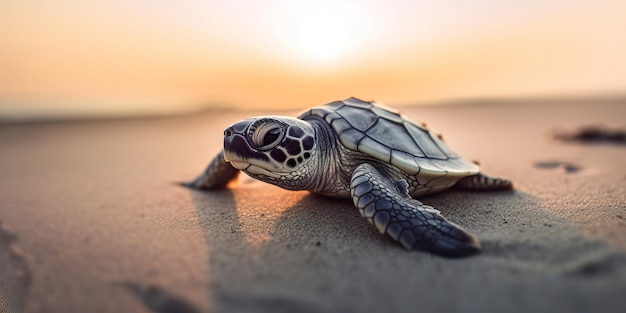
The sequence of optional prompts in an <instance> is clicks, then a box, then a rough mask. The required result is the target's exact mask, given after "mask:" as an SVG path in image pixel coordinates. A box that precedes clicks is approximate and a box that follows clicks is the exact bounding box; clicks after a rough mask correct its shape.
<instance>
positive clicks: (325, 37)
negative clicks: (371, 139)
mask: <svg viewBox="0 0 626 313" xmlns="http://www.w3.org/2000/svg"><path fill="white" fill-rule="evenodd" d="M0 29H1V30H0V43H1V44H2V46H3V49H0V68H1V69H3V71H2V72H3V74H0V116H29V115H33V116H35V115H46V114H57V115H64V114H65V115H72V114H75V115H81V114H82V115H98V114H139V113H142V112H143V113H145V112H181V111H190V110H194V109H197V108H199V107H202V106H206V105H208V104H211V103H215V104H217V105H221V106H225V105H230V106H233V107H236V108H267V109H272V108H304V107H307V106H311V105H316V104H322V103H325V102H328V101H332V100H335V99H339V98H346V97H349V96H358V97H362V98H366V99H377V100H380V101H382V102H385V103H410V102H413V103H417V102H426V101H431V102H432V101H441V100H445V99H450V98H471V97H502V96H511V97H514V96H537V95H539V96H542V95H554V94H565V95H567V94H584V93H596V94H597V93H602V92H623V91H626V61H624V58H623V56H624V55H626V37H625V36H623V35H622V34H621V33H622V32H623V30H624V29H626V4H625V3H622V2H621V1H595V2H586V1H555V2H550V3H545V2H539V1H537V2H528V3H527V2H523V3H522V2H520V3H518V2H509V1H489V0H483V1H477V2H472V3H471V4H470V3H467V4H465V3H458V2H453V1H440V2H437V3H436V4H425V3H417V2H414V1H399V2H395V5H394V6H390V5H388V4H387V5H385V2H383V1H375V0H369V1H284V0H274V1H263V2H259V1H224V2H220V1H208V2H207V1H199V0H197V1H185V2H183V3H169V2H165V3H155V2H154V1H147V0H145V1H133V2H127V1H121V0H118V1H109V2H106V3H99V2H93V3H88V4H87V3H85V2H84V1H77V0H76V1H74V0H67V1H49V2H48V1H43V2H42V3H38V4H36V5H35V4H30V3H27V2H20V1H5V2H2V3H0Z"/></svg>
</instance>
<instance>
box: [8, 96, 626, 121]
mask: <svg viewBox="0 0 626 313" xmlns="http://www.w3.org/2000/svg"><path fill="white" fill-rule="evenodd" d="M356 97H357V98H358V96H356ZM336 100H343V99H336ZM363 100H367V101H372V100H373V99H363ZM375 101H377V102H381V103H384V104H386V105H389V106H392V107H396V108H400V109H401V108H414V107H435V106H441V107H456V106H485V105H511V104H521V103H526V104H529V105H540V104H559V103H578V104H580V103H584V102H593V103H599V102H626V91H623V92H606V93H591V94H584V95H539V96H537V95H535V96H518V97H514V96H482V97H460V98H449V99H444V100H434V101H415V102H406V103H388V102H385V101H378V100H375ZM324 104H325V103H319V104H316V105H324ZM316 105H312V106H316ZM312 106H310V107H312ZM0 108H1V105H0ZM305 109H307V108H305V107H303V108H280V109H272V108H245V107H241V106H236V105H233V104H230V105H229V104H227V103H216V102H207V104H205V105H198V106H196V107H194V108H193V109H181V110H178V111H170V112H164V111H154V112H147V111H141V112H140V111H136V112H118V113H102V112H100V113H98V112H90V113H87V112H79V113H68V112H65V113H44V112H39V113H35V114H30V115H28V114H25V115H13V116H11V114H6V115H4V114H3V113H2V110H1V109H0V124H3V125H4V124H32V123H34V124H36V123H49V122H50V123H63V122H83V121H106V120H132V119H151V118H172V117H185V116H193V115H201V114H204V113H210V112H216V113H217V112H220V113H222V112H270V111H271V112H277V113H281V112H295V111H301V110H305Z"/></svg>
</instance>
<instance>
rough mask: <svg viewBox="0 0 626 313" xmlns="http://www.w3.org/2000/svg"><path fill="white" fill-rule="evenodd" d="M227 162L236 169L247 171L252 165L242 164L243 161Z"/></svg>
mask: <svg viewBox="0 0 626 313" xmlns="http://www.w3.org/2000/svg"><path fill="white" fill-rule="evenodd" d="M226 162H229V163H230V165H232V166H233V167H234V168H236V169H238V170H245V169H247V168H248V166H250V163H246V162H241V161H228V160H226Z"/></svg>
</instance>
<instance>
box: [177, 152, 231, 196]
mask: <svg viewBox="0 0 626 313" xmlns="http://www.w3.org/2000/svg"><path fill="white" fill-rule="evenodd" d="M238 174H239V170H238V169H236V168H234V167H233V166H232V165H230V163H228V162H226V161H225V160H224V151H223V150H222V151H220V153H218V154H217V155H216V156H215V158H213V160H212V161H211V163H209V166H207V168H206V169H205V170H204V172H203V173H202V174H200V176H198V177H197V178H196V179H194V180H192V181H190V182H187V183H182V184H181V185H183V186H185V187H189V188H194V189H215V188H222V187H224V186H226V184H228V182H230V181H231V180H233V179H235V178H236V177H237V175H238Z"/></svg>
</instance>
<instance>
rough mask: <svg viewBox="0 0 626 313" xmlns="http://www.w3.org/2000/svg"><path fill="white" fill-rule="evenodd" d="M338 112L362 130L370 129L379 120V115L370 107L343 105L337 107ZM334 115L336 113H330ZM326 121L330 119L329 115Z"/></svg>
mask: <svg viewBox="0 0 626 313" xmlns="http://www.w3.org/2000/svg"><path fill="white" fill-rule="evenodd" d="M336 114H337V115H339V116H340V117H342V118H343V119H344V120H345V121H347V122H348V124H350V125H352V127H354V128H356V129H358V130H360V131H366V130H368V129H369V128H370V127H372V126H374V124H375V123H376V121H378V115H376V113H374V112H373V111H372V110H370V109H365V108H361V107H352V106H343V107H341V108H339V109H337V113H336ZM332 115H334V114H333V113H331V114H329V116H332ZM326 121H328V117H326Z"/></svg>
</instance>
